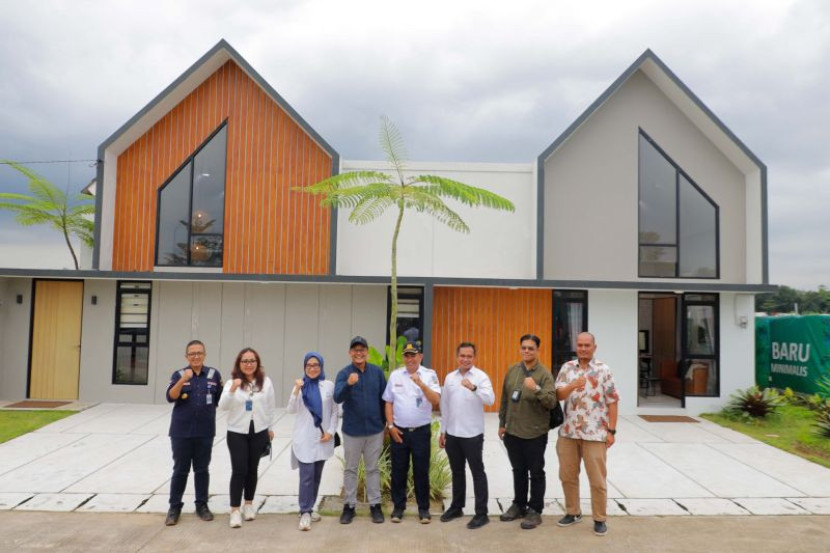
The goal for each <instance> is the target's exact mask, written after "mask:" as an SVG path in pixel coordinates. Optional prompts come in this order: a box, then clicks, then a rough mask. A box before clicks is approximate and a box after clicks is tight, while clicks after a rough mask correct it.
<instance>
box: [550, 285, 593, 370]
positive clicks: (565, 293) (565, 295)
mask: <svg viewBox="0 0 830 553" xmlns="http://www.w3.org/2000/svg"><path fill="white" fill-rule="evenodd" d="M570 294H573V295H574V296H576V295H579V296H580V297H569V295H570ZM551 295H552V299H551V311H552V313H551V337H550V343H551V364H552V365H553V366H552V367H551V368H550V369H551V374H553V377H554V378H556V376H557V375H558V374H559V369H561V368H562V365H563V364H564V363H566V362H567V361H570V360H571V359H574V358H576V352H575V351H571V350H567V351H564V350H562V349H561V348H557V346H556V322H557V318H556V306H557V304H558V303H564V304H565V305H567V304H570V303H575V304H582V329H581V330H580V331H579V332H588V290H551ZM561 354H568V355H569V359H567V360H565V361H562V363H560V362H559V360H561V359H564V357H562V356H561Z"/></svg>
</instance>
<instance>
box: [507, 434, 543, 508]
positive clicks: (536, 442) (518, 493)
mask: <svg viewBox="0 0 830 553" xmlns="http://www.w3.org/2000/svg"><path fill="white" fill-rule="evenodd" d="M547 445H548V435H547V434H542V435H541V436H538V437H536V438H530V439H525V438H519V437H516V436H513V435H511V434H505V435H504V447H505V449H507V458H508V459H510V465H511V466H512V467H513V496H514V497H513V503H515V504H516V505H517V506H518V507H519V508H521V509H524V508H526V507H530V508H531V509H533V510H534V511H536V512H537V513H541V512H542V509H544V507H545V448H546V447H547ZM528 475H529V477H530V500H528V497H527V489H528Z"/></svg>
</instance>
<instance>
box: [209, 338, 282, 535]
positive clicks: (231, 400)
mask: <svg viewBox="0 0 830 553" xmlns="http://www.w3.org/2000/svg"><path fill="white" fill-rule="evenodd" d="M218 408H219V410H220V411H227V412H228V436H227V440H226V441H227V443H228V450H229V451H230V454H231V484H230V488H231V489H230V494H231V517H230V526H231V528H239V527H240V526H242V519H243V518H244V519H245V520H254V519H255V518H256V510H255V509H254V505H253V501H254V493H255V492H256V484H257V470H258V468H259V459H260V457H262V454H263V452H264V451H265V448H266V447H267V446H268V444H269V443H270V441H271V440H273V439H274V424H275V423H276V420H277V402H276V397H275V396H274V386H273V384H272V383H271V379H270V378H268V377H267V376H265V373H264V372H262V365H261V364H260V359H259V354H258V353H257V352H256V351H255V350H253V349H252V348H245V349H243V350H242V351H240V352H239V354H238V355H237V356H236V362H234V365H233V371H232V372H231V378H230V380H228V381H227V382H226V383H225V388H224V389H223V390H222V397H220V398H219V405H218ZM243 491H244V493H245V505H244V506H243V507H242V513H240V512H239V506H240V503H241V502H242V493H243Z"/></svg>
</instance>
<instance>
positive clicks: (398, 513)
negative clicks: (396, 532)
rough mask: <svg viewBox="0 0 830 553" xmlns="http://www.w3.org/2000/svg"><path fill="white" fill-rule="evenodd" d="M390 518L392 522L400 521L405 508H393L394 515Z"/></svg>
mask: <svg viewBox="0 0 830 553" xmlns="http://www.w3.org/2000/svg"><path fill="white" fill-rule="evenodd" d="M389 518H390V520H392V522H400V521H401V519H403V509H398V508H397V507H396V508H394V509H392V516H391V517H389Z"/></svg>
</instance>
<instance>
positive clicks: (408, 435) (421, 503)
mask: <svg viewBox="0 0 830 553" xmlns="http://www.w3.org/2000/svg"><path fill="white" fill-rule="evenodd" d="M400 430H401V436H402V437H403V443H400V444H399V443H397V442H396V441H395V440H392V442H391V445H390V446H389V451H390V456H391V457H392V504H393V505H394V507H395V509H405V508H406V495H407V493H406V492H407V477H408V475H409V458H410V457H412V480H413V483H414V484H415V502H416V503H417V504H418V509H419V510H422V511H423V510H428V509H429V455H430V446H431V443H430V442H431V437H432V429H431V428H430V425H428V424H425V425H424V426H420V427H418V428H415V429H413V430H409V429H406V428H402V429H400Z"/></svg>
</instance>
